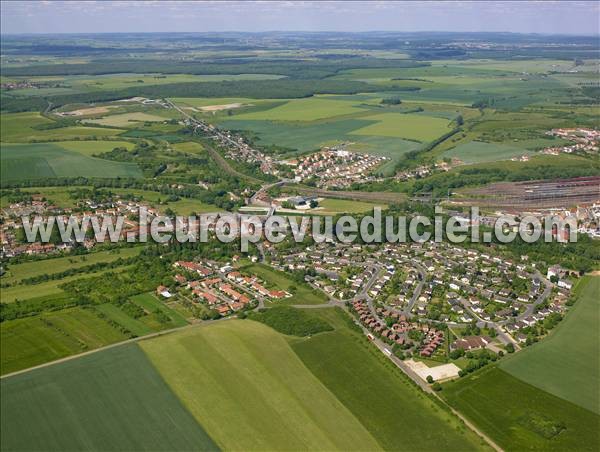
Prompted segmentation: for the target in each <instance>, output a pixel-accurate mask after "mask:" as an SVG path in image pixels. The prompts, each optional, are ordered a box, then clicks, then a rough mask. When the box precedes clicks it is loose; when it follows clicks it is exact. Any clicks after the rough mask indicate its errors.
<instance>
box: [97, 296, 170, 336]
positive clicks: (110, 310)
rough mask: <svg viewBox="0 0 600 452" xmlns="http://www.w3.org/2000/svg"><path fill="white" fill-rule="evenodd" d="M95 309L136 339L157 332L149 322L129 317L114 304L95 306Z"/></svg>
mask: <svg viewBox="0 0 600 452" xmlns="http://www.w3.org/2000/svg"><path fill="white" fill-rule="evenodd" d="M96 309H98V311H100V312H101V313H103V314H104V315H106V316H107V317H108V318H109V319H110V320H112V321H113V322H117V323H118V324H119V325H121V326H122V327H124V328H126V329H128V330H129V331H131V332H132V333H133V334H135V335H136V336H138V337H141V336H145V335H146V334H149V333H152V332H154V331H158V330H159V329H157V328H152V326H151V325H150V324H149V323H150V322H144V321H143V320H138V319H134V318H133V317H130V316H129V315H127V314H126V313H125V312H124V311H123V310H121V309H120V308H119V307H118V306H116V305H114V304H110V303H104V304H100V305H98V306H96Z"/></svg>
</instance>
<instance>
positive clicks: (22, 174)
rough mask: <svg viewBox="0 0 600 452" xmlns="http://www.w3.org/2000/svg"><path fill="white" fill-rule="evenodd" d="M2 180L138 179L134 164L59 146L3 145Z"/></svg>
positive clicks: (39, 144) (1, 150) (1, 152)
mask: <svg viewBox="0 0 600 452" xmlns="http://www.w3.org/2000/svg"><path fill="white" fill-rule="evenodd" d="M0 159H1V163H2V169H1V173H0V175H1V177H2V180H6V181H17V180H30V179H42V178H54V177H77V176H83V177H111V178H112V177H126V178H127V177H140V176H141V171H140V169H139V168H138V166H137V165H136V164H134V163H124V162H113V161H110V160H103V159H98V158H94V157H89V156H86V155H82V154H81V153H79V152H73V151H69V150H67V149H65V148H63V147H61V146H60V144H58V143H56V144H55V143H32V144H16V143H13V144H2V146H1V147H0Z"/></svg>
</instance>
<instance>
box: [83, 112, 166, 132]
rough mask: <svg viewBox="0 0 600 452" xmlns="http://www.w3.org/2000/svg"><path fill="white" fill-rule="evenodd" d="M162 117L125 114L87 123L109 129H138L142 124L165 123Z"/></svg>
mask: <svg viewBox="0 0 600 452" xmlns="http://www.w3.org/2000/svg"><path fill="white" fill-rule="evenodd" d="M164 120H165V118H163V117H161V116H156V115H151V114H148V113H143V112H135V113H123V114H119V115H110V116H106V117H103V118H100V119H87V120H86V121H85V122H89V123H92V124H100V125H102V126H109V127H123V128H127V127H136V125H137V124H138V123H140V122H142V123H143V122H157V121H164Z"/></svg>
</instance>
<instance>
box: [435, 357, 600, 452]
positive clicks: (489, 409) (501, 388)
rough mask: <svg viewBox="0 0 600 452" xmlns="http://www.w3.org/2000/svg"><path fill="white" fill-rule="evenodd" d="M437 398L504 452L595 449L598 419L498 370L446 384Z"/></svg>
mask: <svg viewBox="0 0 600 452" xmlns="http://www.w3.org/2000/svg"><path fill="white" fill-rule="evenodd" d="M593 384H594V383H593V380H592V379H591V378H589V379H587V385H588V386H589V385H593ZM441 395H442V396H443V397H444V398H445V399H446V400H447V401H448V402H449V403H450V405H452V406H453V407H454V408H455V409H457V410H459V411H460V412H461V413H463V414H464V415H465V416H466V417H467V418H469V420H470V421H471V422H473V423H474V424H475V425H476V426H477V427H478V428H480V429H481V430H482V431H483V432H484V433H486V434H487V435H489V436H490V437H491V438H492V439H493V440H494V441H496V442H497V443H498V444H499V445H500V447H502V448H504V449H506V450H555V451H564V450H593V449H595V446H596V445H597V444H598V441H600V428H599V427H600V416H598V415H597V414H595V413H593V412H591V411H588V410H586V409H584V408H581V407H579V406H577V405H575V404H573V403H570V402H568V401H566V400H563V399H560V398H558V397H556V396H554V395H552V394H550V393H547V392H545V391H543V390H541V389H538V388H536V387H535V386H532V385H530V384H527V383H525V382H523V381H521V380H519V379H518V378H515V377H513V376H512V375H510V374H508V373H506V372H504V371H503V370H501V369H499V368H498V367H497V366H491V367H489V368H486V369H483V370H482V371H481V372H476V373H474V374H472V375H469V376H467V377H465V378H461V379H459V380H455V381H454V382H451V383H447V384H445V385H444V389H443V390H442V392H441Z"/></svg>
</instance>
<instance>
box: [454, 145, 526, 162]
mask: <svg viewBox="0 0 600 452" xmlns="http://www.w3.org/2000/svg"><path fill="white" fill-rule="evenodd" d="M532 154H533V152H532V151H529V150H527V149H524V148H522V147H520V146H519V145H518V143H515V145H513V146H510V145H505V144H500V143H484V142H482V141H470V142H468V143H464V144H461V145H459V146H456V147H455V148H452V149H450V150H448V151H446V152H444V154H443V157H450V158H452V159H458V160H460V161H461V162H463V163H466V164H471V163H484V162H494V161H498V160H510V159H511V158H513V157H520V156H522V155H532Z"/></svg>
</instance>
